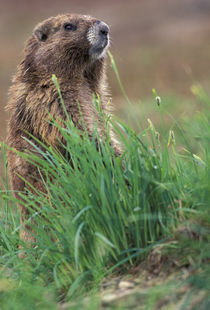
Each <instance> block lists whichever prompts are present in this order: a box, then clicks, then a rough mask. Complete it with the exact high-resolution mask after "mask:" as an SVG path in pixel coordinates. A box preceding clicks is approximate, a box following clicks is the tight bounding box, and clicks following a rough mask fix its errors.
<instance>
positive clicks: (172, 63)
mask: <svg viewBox="0 0 210 310" xmlns="http://www.w3.org/2000/svg"><path fill="white" fill-rule="evenodd" d="M65 12H70V13H82V14H89V15H93V16H95V17H97V18H98V19H101V20H103V21H105V22H106V23H108V24H109V25H110V26H111V52H112V54H113V55H114V58H115V60H116V63H117V66H118V69H119V73H120V76H121V79H122V82H123V84H124V86H125V89H126V92H127V94H128V96H129V98H130V99H131V101H132V103H133V104H134V105H138V116H139V117H140V116H141V118H143V119H144V118H148V117H150V118H152V121H153V122H154V123H157V122H158V119H157V116H156V114H157V111H156V109H154V100H153V95H152V88H155V89H156V90H157V92H158V94H159V95H160V96H163V97H165V98H166V97H167V98H172V97H173V96H176V98H178V100H175V101H174V102H175V103H174V104H173V100H169V101H167V100H165V101H166V102H170V104H169V107H168V108H169V110H170V111H171V112H172V113H173V115H174V116H175V117H176V116H177V117H179V116H180V115H181V114H182V113H184V114H185V115H187V116H190V115H191V114H192V113H194V111H195V110H196V109H197V106H196V103H195V102H194V99H193V96H192V94H191V92H190V86H191V85H192V84H193V83H195V82H200V83H201V84H202V85H203V86H204V87H206V86H208V84H209V81H210V70H209V63H210V39H209V38H210V18H209V16H210V1H209V0H176V1H171V0H149V1H148V0H129V1H125V0H124V1H123V0H116V1H113V0H106V1H96V0H77V1H73V0H68V1H67V0H60V1H52V0H36V1H27V0H19V1H15V0H0V39H1V44H0V46H1V47H0V141H1V140H4V139H5V136H6V124H7V119H8V114H7V113H6V112H5V111H4V108H5V105H6V102H7V96H8V95H7V94H8V88H9V86H10V84H11V77H12V75H13V74H14V73H15V72H16V66H17V64H18V63H19V62H20V60H21V52H22V50H23V47H24V42H25V40H27V38H28V37H29V36H30V34H31V33H32V30H33V28H34V26H35V25H36V24H37V23H38V22H40V21H42V20H43V19H45V18H47V17H49V16H53V15H57V14H59V13H65ZM108 75H109V84H110V89H111V93H112V97H113V105H114V107H115V114H117V115H118V116H119V117H121V118H122V119H124V120H125V121H127V119H126V118H127V105H126V101H125V100H124V98H123V97H122V94H121V91H120V89H119V86H118V84H117V81H116V79H115V75H114V73H113V71H112V69H111V68H110V66H109V68H108ZM167 98H166V99H167ZM139 114H141V115H139Z"/></svg>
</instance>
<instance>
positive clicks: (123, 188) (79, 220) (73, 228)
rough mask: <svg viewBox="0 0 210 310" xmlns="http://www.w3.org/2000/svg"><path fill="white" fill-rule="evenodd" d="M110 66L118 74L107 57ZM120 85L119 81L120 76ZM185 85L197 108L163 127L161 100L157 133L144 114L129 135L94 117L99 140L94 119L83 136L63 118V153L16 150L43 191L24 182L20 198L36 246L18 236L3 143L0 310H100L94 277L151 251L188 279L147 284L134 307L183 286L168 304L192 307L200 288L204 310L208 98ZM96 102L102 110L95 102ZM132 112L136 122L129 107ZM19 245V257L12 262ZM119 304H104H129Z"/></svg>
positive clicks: (120, 270) (129, 265)
mask: <svg viewBox="0 0 210 310" xmlns="http://www.w3.org/2000/svg"><path fill="white" fill-rule="evenodd" d="M111 62H112V65H113V68H114V70H115V73H116V74H117V78H118V80H119V75H118V73H117V69H116V66H115V63H114V60H113V58H111ZM53 79H54V82H55V84H56V78H55V77H54V78H53ZM119 84H120V86H121V87H122V84H121V82H120V80H119ZM57 89H58V91H59V87H58V85H57ZM122 90H123V93H124V94H125V91H124V89H123V87H122ZM192 90H193V92H194V94H195V95H196V96H197V98H198V100H200V101H201V106H202V109H201V111H200V112H198V113H197V114H196V115H195V117H194V118H193V119H190V120H187V121H185V122H183V123H181V124H180V123H178V122H176V121H174V120H173V118H172V117H171V119H172V121H171V128H169V129H166V127H165V125H164V115H165V114H167V111H165V110H164V104H162V103H161V105H160V106H158V105H157V107H156V109H157V113H159V115H160V118H162V125H161V128H160V129H158V130H159V131H160V133H161V134H160V133H159V132H158V131H157V130H156V129H155V128H154V125H153V124H152V121H150V120H149V122H148V127H147V128H145V129H144V130H141V131H140V132H135V131H134V130H132V129H131V128H130V127H129V126H126V125H125V124H123V123H122V122H121V121H119V120H117V119H111V120H110V118H109V116H108V117H107V116H106V115H102V114H101V117H102V119H103V121H104V123H105V125H106V128H107V134H106V138H105V139H103V141H101V139H100V138H99V134H98V131H97V124H96V126H95V130H94V135H93V139H92V140H90V139H89V137H88V134H87V133H86V132H83V133H81V132H80V131H79V130H78V129H76V128H75V127H74V126H73V124H72V122H71V120H68V122H66V123H63V126H60V125H58V124H56V123H54V126H58V128H59V130H60V131H61V132H62V135H63V137H64V138H65V141H66V145H65V146H64V148H65V149H66V156H63V155H62V154H61V153H59V152H58V151H57V150H56V149H53V148H52V147H47V146H44V148H45V152H42V151H40V150H39V149H38V148H37V147H36V146H35V145H34V147H35V148H36V150H37V151H38V152H39V153H40V155H42V156H41V157H40V156H35V155H30V156H28V155H26V154H20V155H21V156H22V157H24V158H25V159H26V160H29V161H33V162H34V164H35V165H37V166H38V167H39V169H40V176H41V177H42V178H43V182H44V184H45V188H46V192H45V193H42V192H37V193H36V195H34V194H32V193H31V191H30V189H31V186H30V184H28V193H27V195H22V198H23V199H24V201H25V202H24V204H25V206H26V207H27V208H28V209H29V210H30V214H31V216H30V218H29V220H28V224H29V225H31V227H32V228H33V231H34V233H35V237H36V240H37V246H35V247H28V246H27V245H26V244H23V243H22V242H21V241H20V240H19V230H20V222H19V212H18V209H17V200H16V199H15V198H14V197H13V195H12V191H10V190H9V185H8V178H7V176H6V175H7V173H6V155H5V154H6V146H5V144H4V143H2V144H1V154H2V160H1V161H2V163H3V165H4V166H5V176H3V177H2V180H1V192H0V205H1V211H0V235H1V238H0V309H58V305H59V303H66V302H70V306H69V308H70V309H81V307H82V309H103V308H102V305H101V298H100V295H98V291H99V287H100V283H101V281H102V280H104V278H105V279H106V278H109V279H110V278H113V277H116V276H122V277H123V276H125V275H128V274H130V270H132V269H134V268H136V266H138V265H139V264H142V262H146V261H147V259H148V255H149V256H150V254H151V253H153V252H154V251H156V250H157V249H159V252H160V253H161V257H164V258H165V259H166V261H167V262H170V261H171V262H176V268H175V269H176V271H177V270H182V268H186V269H187V270H188V276H187V277H186V278H185V280H184V281H182V280H180V279H179V278H176V277H175V278H174V279H168V280H169V282H170V283H169V284H168V282H166V283H164V285H161V286H160V285H159V284H157V285H156V284H155V286H154V287H152V288H148V290H147V292H146V293H145V294H143V295H140V297H141V298H142V300H143V301H144V303H143V305H142V308H138V307H137V306H136V309H156V307H157V305H158V302H160V300H162V299H164V297H165V296H171V297H170V298H171V300H172V299H173V300H175V301H176V300H177V294H178V292H179V290H180V288H181V287H182V286H183V285H189V289H188V290H187V293H186V296H185V297H186V298H184V299H183V302H182V303H181V305H180V306H179V307H178V306H177V305H176V303H175V308H173V304H172V306H171V309H189V308H187V307H189V305H190V304H191V300H192V298H191V297H190V296H191V295H193V294H198V292H204V293H203V295H202V301H201V303H200V304H199V306H200V305H201V307H200V308H196V307H197V306H196V304H195V305H191V306H192V307H191V308H190V309H203V310H204V309H208V306H209V300H208V298H207V293H206V292H207V290H209V288H210V277H209V272H210V268H209V266H208V261H209V258H210V247H209V241H210V240H209V239H210V234H209V232H210V231H209V228H210V227H209V224H210V216H209V212H208V207H209V201H210V154H209V150H210V148H209V146H210V142H209V140H210V127H209V120H210V113H209V111H208V108H209V104H210V99H209V98H208V96H207V95H206V94H205V92H204V91H203V89H202V88H201V87H199V86H194V87H193V88H192ZM154 94H155V96H156V95H157V94H156V93H155V92H154ZM125 96H126V95H125ZM126 100H127V103H128V104H129V110H132V107H131V103H130V101H129V99H128V98H127V97H126ZM96 104H97V105H98V107H99V112H100V102H99V101H97V100H96ZM63 106H64V103H63ZM64 108H65V106H64ZM131 117H133V118H134V121H136V127H137V126H138V119H135V113H133V112H132V111H131ZM145 117H146V116H145ZM110 126H113V127H114V130H115V132H116V134H117V136H118V139H119V140H120V141H121V144H122V145H123V149H124V152H123V155H122V157H116V156H115V152H114V150H113V149H112V148H111V147H110V137H109V135H110ZM96 140H97V141H98V145H97V147H96V144H95V141H96ZM177 140H178V141H179V143H178V144H177V142H176V141H177ZM29 143H31V142H30V141H29ZM69 154H70V155H69ZM52 180H53V181H52ZM38 204H40V205H41V206H42V207H41V208H39V207H37V205H38ZM19 243H20V244H22V246H23V250H20V249H19V248H18V244H19ZM20 251H24V252H26V253H27V256H26V258H24V259H19V258H18V253H19V252H20ZM166 265H167V266H170V268H169V267H167V268H169V269H167V270H168V271H167V274H168V275H170V273H171V274H172V273H173V272H174V268H173V267H172V264H171V265H170V264H167V263H166ZM177 266H178V267H177ZM142 284H144V281H143V280H142ZM87 296H88V302H84V301H83V299H84V298H87ZM84 300H85V299H84ZM171 300H170V301H171ZM134 303H135V301H134ZM136 304H137V305H138V302H137V301H136ZM123 307H124V308H123ZM125 307H126V306H125V304H124V305H120V304H119V305H118V304H117V305H113V306H110V308H109V309H129V308H125ZM193 307H194V308H193ZM69 308H68V306H67V308H66V309H69Z"/></svg>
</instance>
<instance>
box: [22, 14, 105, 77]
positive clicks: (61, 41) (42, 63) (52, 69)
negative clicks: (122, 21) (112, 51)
mask: <svg viewBox="0 0 210 310" xmlns="http://www.w3.org/2000/svg"><path fill="white" fill-rule="evenodd" d="M108 46H109V27H108V26H107V25H106V24H105V23H104V22H102V21H100V20H97V19H95V18H92V17H90V16H85V15H75V14H73V15H72V14H66V15H58V16H56V17H51V18H49V19H47V20H45V21H43V22H42V23H40V24H38V25H37V26H36V27H35V29H34V32H33V35H32V36H31V37H30V38H29V40H28V42H27V44H26V48H25V58H24V60H23V62H22V63H21V67H22V70H21V71H22V76H24V77H25V80H28V79H30V78H32V76H33V79H34V78H35V77H36V78H38V77H39V76H40V77H42V78H43V77H44V76H46V75H48V76H50V75H51V74H53V73H55V74H56V75H57V76H62V75H69V76H76V75H77V74H79V73H80V74H81V73H82V72H83V73H84V72H85V70H89V69H87V68H89V66H90V65H92V64H94V63H95V62H97V61H98V62H103V59H104V56H105V54H106V50H107V47H108Z"/></svg>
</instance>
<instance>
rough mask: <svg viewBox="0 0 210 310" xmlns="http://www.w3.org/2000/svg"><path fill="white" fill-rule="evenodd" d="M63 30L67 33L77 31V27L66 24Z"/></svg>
mask: <svg viewBox="0 0 210 310" xmlns="http://www.w3.org/2000/svg"><path fill="white" fill-rule="evenodd" d="M63 28H64V29H65V30H66V31H75V30H76V29H77V26H75V25H73V24H64V26H63Z"/></svg>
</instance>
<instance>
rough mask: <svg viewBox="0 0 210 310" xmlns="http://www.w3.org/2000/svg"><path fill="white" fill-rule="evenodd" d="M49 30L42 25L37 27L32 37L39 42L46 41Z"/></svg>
mask: <svg viewBox="0 0 210 310" xmlns="http://www.w3.org/2000/svg"><path fill="white" fill-rule="evenodd" d="M49 32H50V31H49V28H48V27H47V26H43V25H41V26H40V25H38V26H37V27H36V28H35V29H34V35H35V37H36V38H37V39H38V40H39V41H42V42H44V41H46V40H47V38H48V35H49Z"/></svg>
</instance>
